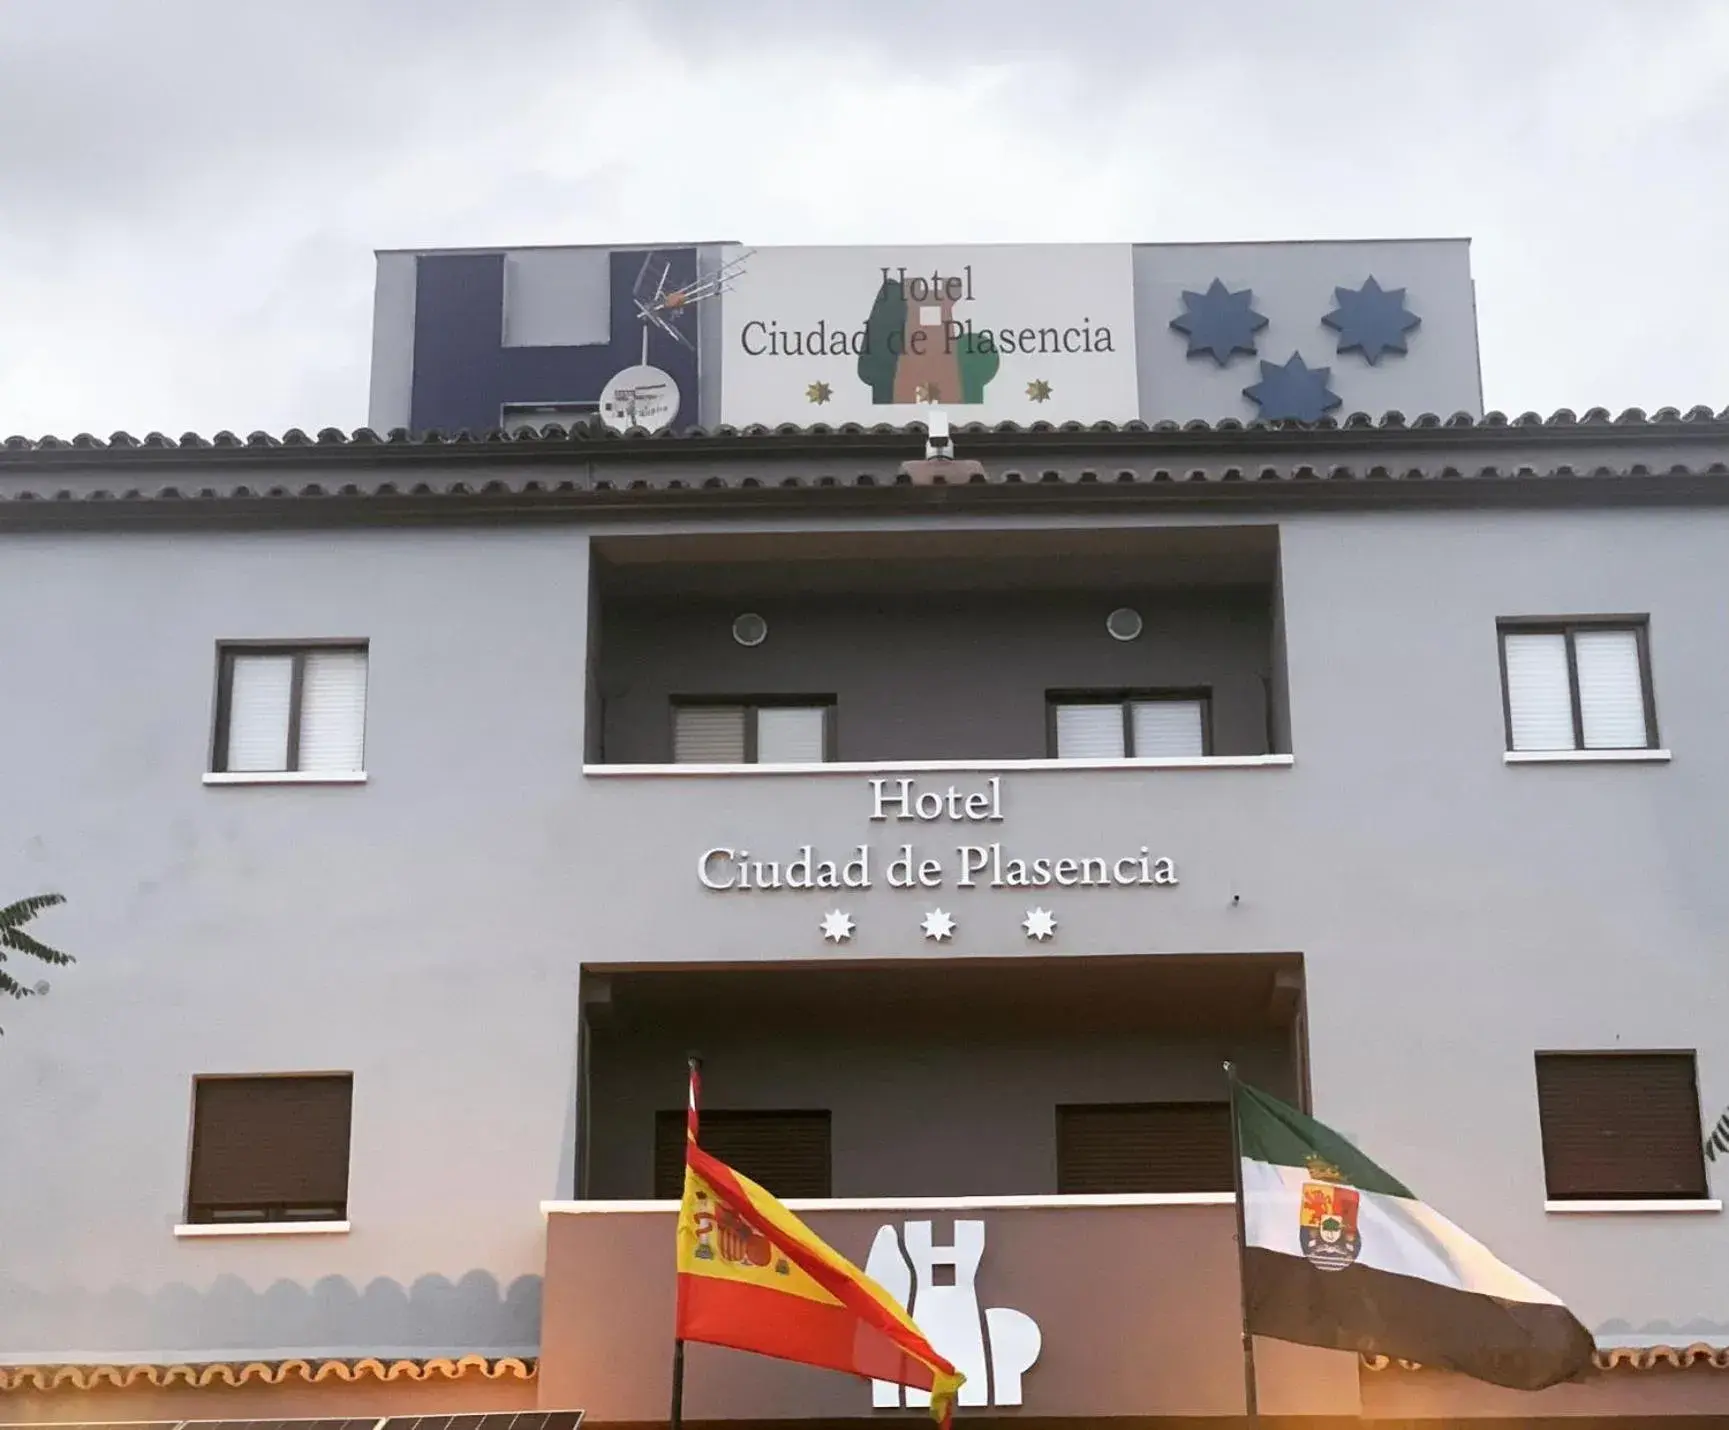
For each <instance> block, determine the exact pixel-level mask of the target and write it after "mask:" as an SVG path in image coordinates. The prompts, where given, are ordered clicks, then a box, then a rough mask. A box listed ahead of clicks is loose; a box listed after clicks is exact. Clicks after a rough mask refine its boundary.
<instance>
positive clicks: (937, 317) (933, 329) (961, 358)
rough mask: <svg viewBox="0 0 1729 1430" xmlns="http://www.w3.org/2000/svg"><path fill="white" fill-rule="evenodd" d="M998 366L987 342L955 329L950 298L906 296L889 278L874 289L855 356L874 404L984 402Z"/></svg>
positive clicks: (995, 355)
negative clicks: (875, 291)
mask: <svg viewBox="0 0 1729 1430" xmlns="http://www.w3.org/2000/svg"><path fill="white" fill-rule="evenodd" d="M1001 365H1002V359H1001V357H1000V356H999V355H998V353H997V350H996V347H995V346H994V345H993V344H991V343H990V341H989V340H988V339H986V338H983V337H981V336H979V335H976V334H974V333H973V332H972V331H971V330H965V331H962V330H960V326H959V324H957V323H956V321H955V316H954V299H952V298H949V297H946V296H937V295H935V294H933V295H931V296H930V297H928V298H922V299H921V298H913V297H910V296H908V294H907V292H906V285H905V284H903V283H901V282H900V281H899V280H898V279H893V278H890V279H885V280H884V282H883V284H882V286H881V287H879V288H878V289H877V295H876V301H875V302H874V303H872V304H871V310H870V317H868V318H867V319H866V320H865V336H864V350H863V351H862V352H861V353H859V357H858V375H859V381H860V382H862V383H864V385H865V386H866V387H868V388H870V390H871V402H872V403H873V404H875V405H877V406H883V405H885V404H889V403H912V402H944V403H956V404H962V405H964V404H967V403H977V402H983V401H984V400H985V388H986V386H987V385H988V384H989V383H990V380H991V379H992V378H993V377H995V376H996V375H997V369H998V368H999V367H1000V366H1001Z"/></svg>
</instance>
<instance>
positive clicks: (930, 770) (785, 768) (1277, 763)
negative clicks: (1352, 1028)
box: [205, 755, 1294, 779]
mask: <svg viewBox="0 0 1729 1430" xmlns="http://www.w3.org/2000/svg"><path fill="white" fill-rule="evenodd" d="M1293 762H1294V760H1293V757H1292V756H1290V755H1202V756H1196V757H1193V758H1180V759H1166V760H894V761H888V762H880V761H874V760H823V761H815V760H813V761H811V762H809V763H807V764H798V765H584V766H583V767H582V772H583V774H585V775H599V776H605V777H612V778H620V777H628V778H638V779H640V778H643V777H660V776H668V775H670V776H684V777H690V776H712V775H906V774H941V773H950V772H954V773H962V774H965V773H976V774H991V773H994V772H999V771H1000V772H1005V773H1012V772H1015V771H1020V770H1252V769H1288V768H1289V767H1290V766H1291V764H1292V763H1293ZM205 778H206V779H208V778H209V776H208V775H207V776H205Z"/></svg>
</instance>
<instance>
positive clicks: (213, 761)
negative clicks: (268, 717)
mask: <svg viewBox="0 0 1729 1430" xmlns="http://www.w3.org/2000/svg"><path fill="white" fill-rule="evenodd" d="M332 651H348V652H352V653H354V654H356V655H363V656H365V657H366V666H367V671H366V673H367V678H368V681H369V682H370V679H371V676H372V643H371V642H370V641H364V640H352V639H348V638H344V637H333V638H331V639H329V640H301V641H218V642H217V645H216V713H215V719H214V720H213V721H212V722H211V732H210V771H211V773H212V774H218V775H225V774H229V773H231V771H230V770H229V768H228V717H229V707H230V706H231V704H232V703H233V698H234V658H235V657H236V656H242V655H276V656H284V655H285V656H291V657H292V658H293V661H294V665H293V671H292V674H291V675H290V677H289V685H288V747H287V751H286V754H285V755H284V761H285V762H284V764H283V766H282V769H281V771H280V772H277V771H264V770H259V771H252V772H249V773H258V774H266V773H282V774H299V773H300V719H301V713H302V710H301V707H302V706H303V705H304V704H305V697H306V658H307V657H308V656H309V655H315V654H316V655H323V654H325V653H326V652H332ZM371 698H372V692H371V689H370V685H369V687H368V690H367V700H368V703H370V701H371Z"/></svg>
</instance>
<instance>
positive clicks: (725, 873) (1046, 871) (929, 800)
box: [696, 775, 1177, 893]
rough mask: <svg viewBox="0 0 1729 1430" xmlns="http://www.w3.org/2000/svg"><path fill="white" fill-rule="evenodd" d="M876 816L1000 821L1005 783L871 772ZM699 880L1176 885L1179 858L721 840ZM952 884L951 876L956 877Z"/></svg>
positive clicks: (815, 884) (728, 885)
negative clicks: (768, 851)
mask: <svg viewBox="0 0 1729 1430" xmlns="http://www.w3.org/2000/svg"><path fill="white" fill-rule="evenodd" d="M868 784H869V787H870V819H871V822H872V823H877V824H902V823H909V822H910V823H923V824H935V823H950V824H986V825H988V824H1000V823H1002V822H1003V783H1002V777H1001V776H1000V775H992V776H991V777H990V778H989V779H987V780H986V781H985V783H984V788H983V789H971V790H968V789H963V788H961V787H960V786H958V785H949V786H947V787H946V788H943V789H923V788H920V787H919V785H918V783H917V782H916V781H915V780H913V779H910V778H906V777H900V778H873V779H871V780H869V781H868ZM696 874H697V878H698V879H699V880H700V881H701V882H702V885H703V887H704V888H706V889H714V890H716V891H720V892H728V893H731V892H735V891H736V892H741V893H743V892H752V891H761V892H768V891H772V890H776V889H794V890H797V889H869V888H873V887H875V886H876V884H877V883H878V882H879V881H880V882H881V883H883V884H886V885H887V886H888V887H889V888H891V889H941V888H944V887H953V888H956V889H974V888H992V889H1045V888H1051V887H1057V888H1082V889H1087V888H1099V887H1135V886H1139V887H1149V888H1152V887H1170V886H1173V885H1175V884H1176V882H1177V868H1176V864H1175V863H1174V861H1172V860H1171V859H1169V858H1165V857H1163V856H1156V855H1154V854H1152V853H1151V851H1150V850H1149V849H1148V848H1147V847H1146V846H1145V845H1142V846H1141V847H1140V848H1138V849H1136V850H1134V851H1133V852H1130V853H1122V852H1118V853H1115V854H1109V855H1104V854H1084V855H1074V854H1070V855H1052V854H1049V853H1046V852H1045V851H1042V850H1034V851H1031V852H1028V851H1022V850H1017V849H1015V848H1013V847H1012V846H1010V845H1006V844H1004V843H1003V841H1001V840H990V841H988V842H987V841H979V842H975V843H964V844H956V845H953V846H949V847H947V848H944V849H943V850H942V851H941V852H940V853H937V852H933V851H932V849H931V848H930V847H929V846H920V845H917V844H913V843H910V842H909V843H903V844H898V845H886V846H876V845H872V844H869V843H865V844H857V845H854V846H853V847H852V848H851V849H850V850H848V851H847V852H846V853H845V854H844V855H840V856H838V857H828V856H826V855H825V854H824V853H823V852H822V851H820V850H818V849H816V848H814V847H813V846H812V845H809V844H801V845H799V846H798V847H797V848H796V849H794V850H793V851H792V852H791V854H790V855H788V856H777V857H772V858H764V857H763V856H762V855H761V853H760V852H759V851H753V850H751V849H749V848H745V847H737V846H732V845H716V846H715V847H713V848H710V849H705V850H703V852H702V853H701V854H700V855H699V856H698V857H697V862H696ZM951 881H952V882H951Z"/></svg>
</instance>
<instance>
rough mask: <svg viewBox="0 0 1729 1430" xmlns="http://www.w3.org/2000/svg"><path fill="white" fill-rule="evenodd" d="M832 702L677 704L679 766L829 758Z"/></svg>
mask: <svg viewBox="0 0 1729 1430" xmlns="http://www.w3.org/2000/svg"><path fill="white" fill-rule="evenodd" d="M833 713H834V701H833V700H832V699H830V698H828V697H817V696H810V697H802V698H799V699H796V700H793V699H785V700H783V699H776V700H761V701H739V702H734V703H729V704H720V703H718V702H716V703H713V704H711V703H709V702H707V701H702V702H682V701H681V702H680V703H678V704H676V705H674V706H673V711H672V759H673V763H674V764H678V765H803V764H820V763H822V762H823V761H824V760H827V759H828V758H829V746H830V734H829V730H830V723H831V720H832V717H833Z"/></svg>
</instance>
